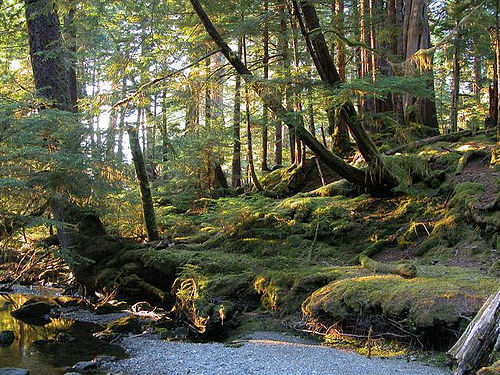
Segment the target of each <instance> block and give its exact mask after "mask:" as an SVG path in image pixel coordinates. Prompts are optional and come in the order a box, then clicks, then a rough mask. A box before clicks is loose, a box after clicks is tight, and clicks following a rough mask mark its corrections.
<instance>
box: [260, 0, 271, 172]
mask: <svg viewBox="0 0 500 375" xmlns="http://www.w3.org/2000/svg"><path fill="white" fill-rule="evenodd" d="M264 11H265V13H266V15H265V17H266V19H265V21H264V32H263V34H262V43H263V45H264V56H263V57H262V64H263V65H264V80H266V81H267V80H269V17H268V11H269V0H265V1H264ZM268 122H269V109H268V108H267V107H266V106H265V105H264V106H262V168H261V169H262V172H268V171H269V166H268V165H267V153H268V152H267V127H268Z"/></svg>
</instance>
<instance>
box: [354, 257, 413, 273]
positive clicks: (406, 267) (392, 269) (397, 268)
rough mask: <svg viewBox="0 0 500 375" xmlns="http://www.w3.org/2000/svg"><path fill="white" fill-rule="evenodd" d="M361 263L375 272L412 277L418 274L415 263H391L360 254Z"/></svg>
mask: <svg viewBox="0 0 500 375" xmlns="http://www.w3.org/2000/svg"><path fill="white" fill-rule="evenodd" d="M359 263H360V264H361V265H362V266H363V267H364V268H366V269H368V270H370V271H373V272H380V273H393V274H395V275H400V276H403V277H408V278H412V277H415V276H417V267H415V265H414V264H408V263H401V264H390V263H382V262H377V261H376V260H373V259H371V258H368V257H367V256H366V255H360V257H359Z"/></svg>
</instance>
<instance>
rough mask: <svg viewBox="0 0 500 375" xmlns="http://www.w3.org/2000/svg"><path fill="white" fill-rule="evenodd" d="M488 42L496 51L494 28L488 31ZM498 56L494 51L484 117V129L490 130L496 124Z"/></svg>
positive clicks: (494, 127)
mask: <svg viewBox="0 0 500 375" xmlns="http://www.w3.org/2000/svg"><path fill="white" fill-rule="evenodd" d="M490 41H491V42H490V44H491V48H492V49H493V50H494V51H496V49H497V32H496V28H494V30H491V31H490ZM498 65H499V61H498V56H497V54H496V53H494V56H493V78H492V82H491V86H489V99H490V101H489V104H490V106H489V112H488V118H487V119H486V121H485V122H486V124H485V125H486V129H488V130H491V129H496V127H497V125H498V123H499V122H498V92H499V91H498V86H499V79H498Z"/></svg>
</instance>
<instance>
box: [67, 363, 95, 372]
mask: <svg viewBox="0 0 500 375" xmlns="http://www.w3.org/2000/svg"><path fill="white" fill-rule="evenodd" d="M96 368H97V362H93V361H81V362H78V363H76V364H75V365H74V366H73V367H72V369H73V370H75V371H89V370H94V369H96Z"/></svg>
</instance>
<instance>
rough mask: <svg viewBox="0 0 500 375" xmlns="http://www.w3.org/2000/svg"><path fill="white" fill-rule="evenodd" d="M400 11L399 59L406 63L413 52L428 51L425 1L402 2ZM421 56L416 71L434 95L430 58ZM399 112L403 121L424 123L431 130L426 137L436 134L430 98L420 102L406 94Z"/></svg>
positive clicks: (433, 105) (435, 121) (434, 105)
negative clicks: (401, 12) (401, 112)
mask: <svg viewBox="0 0 500 375" xmlns="http://www.w3.org/2000/svg"><path fill="white" fill-rule="evenodd" d="M404 11H405V13H404V21H403V39H402V58H403V60H406V61H410V60H411V58H412V57H414V55H415V53H416V52H417V51H425V50H428V49H429V48H431V34H430V28H429V17H428V12H429V11H428V7H427V0H406V1H405V4H404ZM422 57H423V61H422V62H423V63H421V64H420V70H421V71H422V73H424V74H427V75H428V79H427V85H428V87H429V88H430V89H431V90H432V92H433V93H434V79H433V71H432V55H431V56H422ZM403 110H404V117H405V120H406V122H410V121H413V122H418V123H421V124H424V125H426V126H427V127H428V128H429V129H430V130H431V131H430V134H431V133H437V132H438V129H439V125H438V120H437V112H436V102H435V99H434V97H432V98H425V99H422V98H415V97H413V96H412V95H409V94H406V95H405V96H404V103H403ZM432 129H433V130H432Z"/></svg>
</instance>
